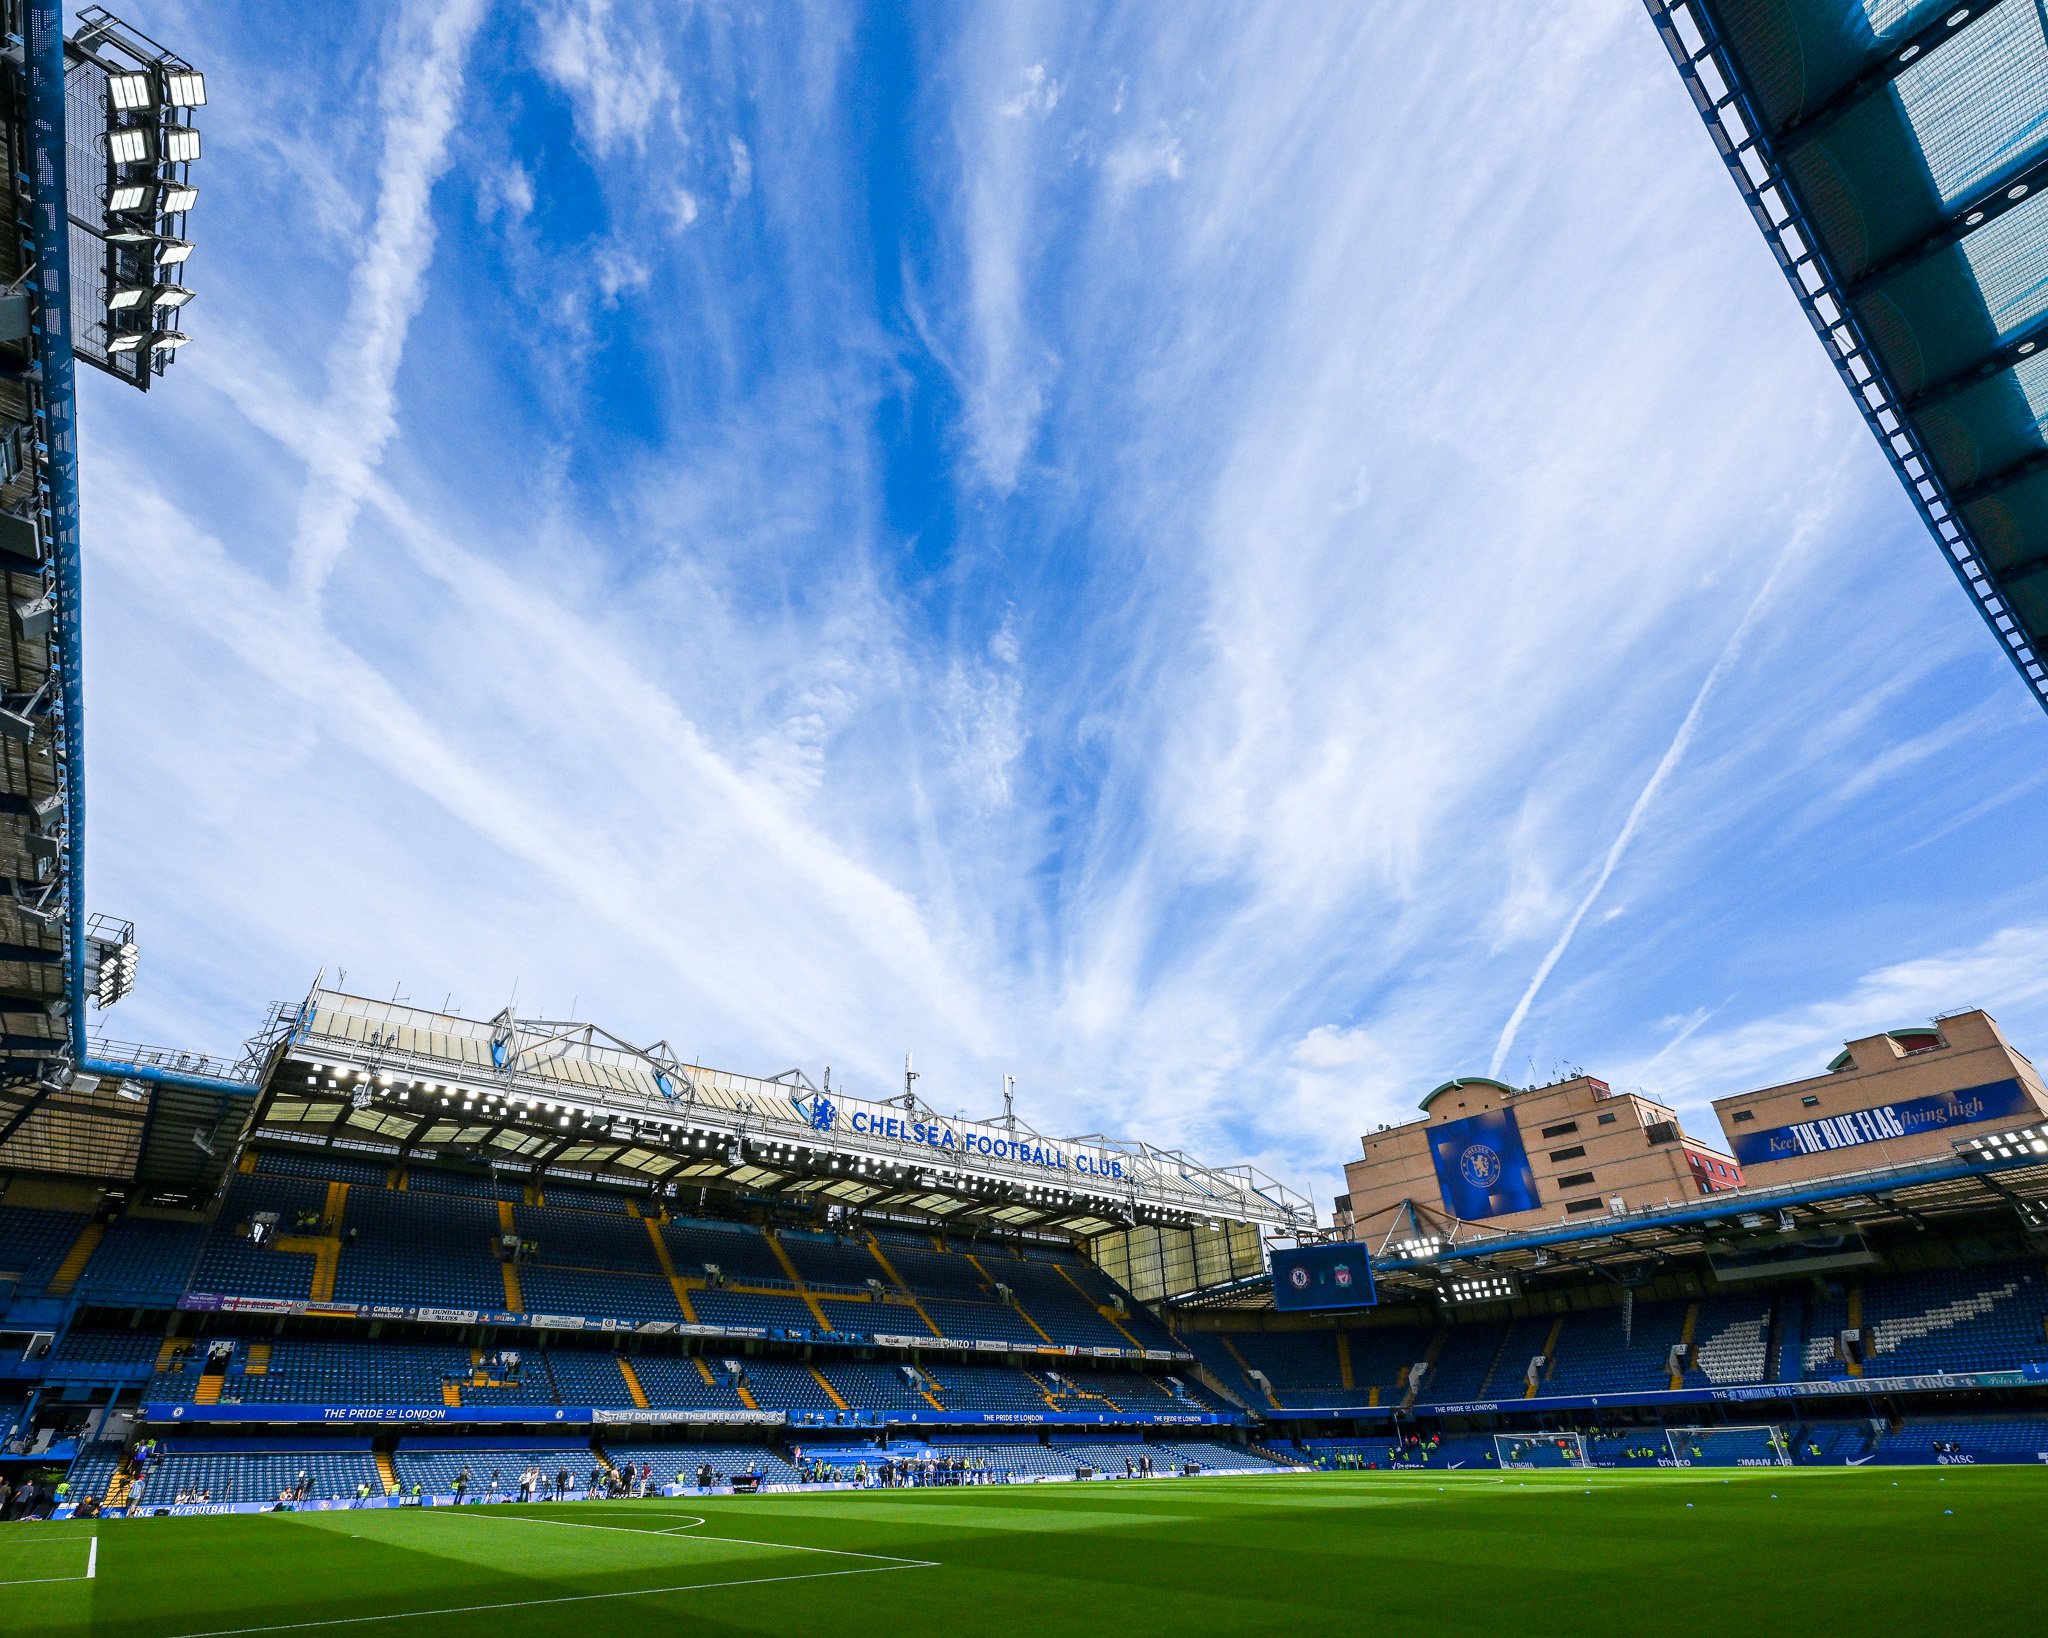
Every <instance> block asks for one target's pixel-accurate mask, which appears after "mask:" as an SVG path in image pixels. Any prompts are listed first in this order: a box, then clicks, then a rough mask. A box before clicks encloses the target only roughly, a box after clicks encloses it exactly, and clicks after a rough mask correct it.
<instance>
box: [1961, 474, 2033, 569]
mask: <svg viewBox="0 0 2048 1638" xmlns="http://www.w3.org/2000/svg"><path fill="white" fill-rule="evenodd" d="M2042 471H2048V449H2037V450H2035V451H2034V452H2033V453H2032V454H2030V455H2022V456H2021V457H2020V458H2019V459H2018V460H2016V461H2014V462H2012V463H2011V464H2010V465H2008V466H2002V467H2000V468H1999V469H1998V470H1997V471H1996V472H1992V473H1988V474H1986V475H1985V476H1984V477H1981V478H1979V479H1978V480H1977V481H1976V482H1975V483H1973V484H1971V485H1970V486H1969V487H1968V488H1966V489H1952V490H1950V491H1949V501H1950V503H1951V504H1952V505H1953V506H1954V507H1955V509H1956V510H1957V511H1958V512H1960V511H1962V510H1964V509H1965V508H1966V507H1971V506H1975V505H1976V504H1977V502H1979V501H1980V500H1988V499H1989V498H1990V497H1991V496H1993V495H1995V494H1997V493H1998V492H1999V490H2001V489H2003V488H2005V487H2006V486H2007V485H2008V484H2015V483H2018V482H2019V481H2020V479H2022V478H2031V477H2032V476H2033V475H2034V474H2035V473H2036V472H2042ZM1988 566H1989V565H1987V567H1988ZM1999 578H2000V579H2001V580H2003V579H2005V578H2006V577H2005V576H2004V575H2000V576H1999Z"/></svg>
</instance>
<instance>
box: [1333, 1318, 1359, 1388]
mask: <svg viewBox="0 0 2048 1638" xmlns="http://www.w3.org/2000/svg"><path fill="white" fill-rule="evenodd" d="M1337 1380H1338V1381H1339V1382H1340V1383H1342V1384H1343V1385H1344V1386H1345V1387H1347V1388H1355V1387H1357V1386H1358V1381H1357V1378H1355V1377H1354V1376H1352V1374H1351V1333H1350V1332H1349V1331H1339V1332H1338V1333H1337Z"/></svg>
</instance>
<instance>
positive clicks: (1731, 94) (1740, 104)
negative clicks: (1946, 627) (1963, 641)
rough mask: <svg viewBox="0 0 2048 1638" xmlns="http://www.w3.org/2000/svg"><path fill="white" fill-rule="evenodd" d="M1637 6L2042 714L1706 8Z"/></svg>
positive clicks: (1977, 563) (1991, 581) (1654, 0)
mask: <svg viewBox="0 0 2048 1638" xmlns="http://www.w3.org/2000/svg"><path fill="white" fill-rule="evenodd" d="M1643 4H1644V6H1645V7H1646V8H1647V10H1648V11H1649V13H1650V20H1651V22H1653V23H1654V24H1655V25H1656V28H1657V34H1658V37H1659V38H1660V39H1662V40H1663V42H1664V46H1665V49H1666V50H1667V51H1669V52H1670V53H1671V60H1672V62H1673V63H1674V64H1675V65H1676V66H1677V68H1678V72H1679V76H1680V77H1681V78H1682V79H1683V80H1684V81H1685V88H1686V90H1687V91H1689V92H1690V93H1691V94H1692V100H1693V106H1694V107H1695V108H1697V109H1698V110H1699V115H1700V118H1701V120H1702V121H1703V122H1704V123H1705V124H1706V127H1707V130H1708V132H1709V133H1710V134H1711V135H1712V137H1713V139H1714V146H1715V147H1716V148H1718V149H1719V150H1720V154H1721V160H1722V163H1723V164H1725V165H1726V166H1727V167H1728V174H1729V175H1730V176H1731V177H1733V178H1734V179H1735V185H1736V187H1737V188H1738V189H1740V190H1741V193H1742V198H1743V202H1744V203H1745V204H1747V205H1748V206H1749V212H1750V215H1751V216H1752V217H1754V218H1755V219H1756V224H1757V227H1758V228H1759V229H1760V230H1761V231H1762V233H1763V236H1764V242H1765V243H1766V244H1768V245H1769V246H1770V247H1771V254H1772V255H1773V256H1775V257H1777V259H1778V266H1779V267H1780V268H1781V269H1782V270H1783V271H1784V274H1785V279H1786V282H1787V283H1788V284H1790V285H1791V287H1792V293H1793V295H1794V296H1795V297H1797V298H1798V301H1799V306H1800V309H1801V310H1802V311H1803V312H1804V313H1805V314H1806V317H1807V322H1809V323H1810V324H1812V326H1813V328H1814V333H1815V334H1816V335H1818V336H1819V337H1820V339H1821V345H1822V346H1824V347H1825V348H1826V349H1827V353H1828V357H1829V358H1830V359H1832V360H1833V361H1834V366H1835V371H1836V373H1837V374H1838V375H1840V376H1841V378H1842V384H1843V385H1844V386H1845V387H1847V388H1848V389H1849V395H1850V397H1852V398H1853V399H1854V400H1855V401H1856V405H1857V408H1858V409H1859V410H1861V411H1862V414H1863V419H1864V421H1865V422H1866V423H1867V424H1868V425H1869V427H1870V430H1871V433H1872V435H1873V436H1874V437H1875V438H1876V439H1877V441H1878V445H1879V447H1880V448H1882V449H1883V450H1884V454H1885V459H1886V460H1888V461H1890V462H1891V465H1892V470H1893V471H1894V472H1896V473H1897V474H1898V476H1899V482H1900V483H1902V484H1903V485H1905V488H1906V493H1907V494H1908V495H1909V496H1910V497H1911V498H1912V501H1913V507H1914V510H1915V511H1917V512H1918V513H1919V514H1920V517H1921V520H1922V521H1923V522H1924V523H1925V524H1926V525H1927V528H1928V530H1929V532H1930V533H1932V534H1933V536H1934V538H1935V539H1936V541H1938V542H1939V543H1940V545H1941V548H1942V556H1943V558H1944V559H1946V560H1947V563H1948V566H1949V568H1950V570H1951V571H1953V573H1954V574H1955V577H1956V579H1957V580H1959V581H1960V582H1961V583H1962V586H1963V589H1964V590H1965V591H1966V592H1968V593H1969V595H1970V599H1971V601H1972V602H1973V603H1974V604H1975V605H1976V608H1977V612H1978V613H1979V614H1980V615H1981V616H1982V617H1983V619H1984V623H1985V624H1986V625H1988V626H1989V627H1990V628H1991V630H1992V633H1993V634H1994V635H1995V636H1996V637H1997V638H1998V640H1999V642H2000V644H2001V645H2002V646H2003V647H2004V648H2005V650H2006V654H2007V657H2008V658H2009V659H2011V661H2012V663H2013V667H2014V669H2015V670H2017V671H2018V672H2019V674H2020V676H2021V678H2022V679H2023V680H2024V681H2025V683H2026V685H2027V688H2028V690H2029V691H2030V692H2031V693H2032V694H2033V696H2034V700H2035V703H2036V704H2038V705H2040V706H2041V707H2042V709H2043V710H2048V664H2044V662H2043V661H2042V659H2041V657H2040V656H2039V655H2037V654H2036V653H2035V652H2034V648H2033V645H2032V643H2031V642H2030V641H2029V640H2028V638H2027V634H2026V632H2025V631H2024V630H2023V629H2022V628H2021V626H2020V623H2019V621H2018V620H2017V619H2016V618H2015V617H2014V615H2013V614H2012V611H2011V609H2010V607H2009V605H2008V604H2007V601H2006V598H2005V594H2004V592H2003V591H2002V590H2001V589H2000V587H1999V584H1998V580H1997V578H1996V576H1995V575H1994V574H1993V573H1992V571H1991V568H1990V566H1989V565H1988V564H1987V563H1986V562H1985V560H1984V555H1983V553H1982V551H1981V550H1980V549H1979V547H1978V545H1977V541H1976V539H1975V537H1974V536H1973V535H1972V533H1971V531H1970V527H1969V525H1968V523H1967V522H1965V521H1964V519H1963V517H1962V515H1961V514H1960V513H1959V512H1958V511H1957V510H1956V508H1955V506H1954V504H1953V502H1952V500H1951V497H1950V495H1949V492H1948V489H1947V486H1946V485H1945V484H1944V483H1943V482H1942V480H1941V476H1940V473H1939V471H1938V470H1937V468H1936V467H1935V465H1934V463H1933V462H1932V461H1930V460H1929V459H1928V458H1927V452H1926V450H1925V449H1924V448H1923V447H1922V445H1921V442H1920V438H1919V435H1918V433H1916V432H1915V431H1914V429H1913V424H1912V422H1911V421H1910V420H1908V419H1907V416H1906V413H1905V408H1904V405H1905V397H1904V395H1903V394H1901V393H1900V392H1899V391H1898V390H1897V388H1896V387H1895V386H1894V384H1893V383H1892V381H1891V380H1890V379H1889V377H1888V376H1887V375H1886V373H1885V370H1884V366H1883V364H1882V362H1881V361H1880V359H1879V357H1878V354H1877V352H1876V350H1875V349H1874V348H1872V346H1871V345H1870V339H1869V337H1868V336H1867V335H1865V333H1864V330H1863V326H1862V322H1861V321H1860V320H1859V319H1858V318H1857V316H1856V310H1855V308H1854V306H1853V305H1852V304H1851V302H1850V299H1849V295H1848V289H1847V284H1846V281H1844V280H1843V279H1842V277H1841V276H1840V274H1839V273H1837V271H1836V270H1835V268H1834V266H1833V265H1832V264H1831V263H1830V262H1829V260H1828V257H1827V255H1826V253H1825V252H1824V251H1823V250H1822V249H1821V247H1820V239H1819V236H1818V235H1817V234H1816V233H1815V232H1814V231H1813V227H1812V224H1811V222H1810V220H1809V218H1808V216H1807V213H1806V208H1805V205H1804V204H1803V203H1802V202H1801V200H1800V198H1799V194H1798V192H1797V190H1796V189H1795V188H1794V187H1793V186H1792V184H1791V181H1790V179H1789V178H1788V177H1787V176H1786V175H1785V172H1784V169H1783V167H1782V166H1781V165H1780V164H1779V161H1778V156H1777V154H1776V152H1775V151H1774V150H1773V148H1772V145H1771V143H1770V142H1769V140H1768V139H1767V138H1766V137H1765V136H1764V135H1763V133H1764V131H1765V129H1766V128H1767V127H1766V122H1765V120H1764V119H1763V118H1762V116H1761V115H1760V114H1759V113H1758V111H1757V104H1756V99H1755V97H1754V96H1753V94H1752V93H1751V92H1750V90H1749V87H1748V83H1747V81H1746V80H1745V79H1744V77H1743V74H1742V72H1741V68H1740V65H1738V64H1737V63H1736V62H1735V60H1734V58H1733V56H1732V55H1731V54H1730V52H1729V51H1728V50H1727V48H1726V47H1725V46H1724V45H1723V44H1722V42H1721V38H1720V34H1719V31H1718V30H1717V29H1716V28H1715V26H1714V19H1713V17H1712V15H1711V14H1710V13H1711V8H1710V6H1709V5H1708V4H1706V3H1704V0H1643ZM1987 9H1988V8H1987ZM1680 18H1683V19H1685V20H1686V21H1688V22H1689V23H1690V24H1691V25H1692V27H1693V28H1694V30H1695V31H1696V32H1697V34H1698V37H1699V41H1700V44H1699V47H1698V49H1697V50H1695V49H1694V48H1692V47H1690V46H1688V45H1687V44H1686V43H1685V40H1684V38H1683V36H1682V35H1681V33H1680V29H1679V22H1678V20H1679V19H1680Z"/></svg>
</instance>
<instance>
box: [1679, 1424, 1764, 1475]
mask: <svg viewBox="0 0 2048 1638" xmlns="http://www.w3.org/2000/svg"><path fill="white" fill-rule="evenodd" d="M1664 1444H1665V1446H1666V1448H1667V1449H1669V1450H1670V1452H1671V1465H1672V1466H1674V1467H1790V1466H1791V1465H1792V1441H1791V1440H1790V1439H1788V1438H1786V1436H1785V1430H1784V1429H1783V1428H1781V1427H1779V1426H1777V1425H1776V1424H1775V1423H1769V1422H1759V1423H1756V1424H1754V1425H1752V1426H1747V1427H1733V1428H1730V1427H1715V1428H1666V1429H1665V1430H1664Z"/></svg>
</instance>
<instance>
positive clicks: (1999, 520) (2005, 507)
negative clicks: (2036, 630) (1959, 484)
mask: <svg viewBox="0 0 2048 1638" xmlns="http://www.w3.org/2000/svg"><path fill="white" fill-rule="evenodd" d="M1963 519H1964V521H1965V522H1966V523H1968V524H1969V526H1970V532H1971V533H1972V534H1974V535H1975V536H1976V537H1977V546H1978V549H1979V550H1980V551H1981V552H1982V553H1983V554H1984V562H1985V564H1986V565H1987V566H1988V567H1989V568H1990V569H1991V571H1992V572H1993V573H1994V574H1996V575H1997V576H1998V577H1999V578H2000V579H2001V580H2003V579H2004V578H2005V576H2006V575H2007V574H2008V573H2010V572H2011V571H2013V570H2015V569H2018V568H2020V567H2021V566H2022V565H2024V564H2029V563H2033V562H2036V561H2039V560H2042V559H2048V472H2036V473H2034V474H2032V475H2031V476H2029V477H2025V478H2019V479H2017V480H2015V481H2014V482H2012V483H2009V484H2007V485H2005V487H2003V488H2002V489H2000V490H1999V491H1998V492H1997V493H1996V494H1993V495H1988V496H1986V497H1985V498H1984V499H1983V500H1980V501H1978V502H1977V503H1976V504H1975V505H1974V506H1970V507H1966V508H1965V509H1964V511H1963ZM2044 591H2048V588H2044Z"/></svg>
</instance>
